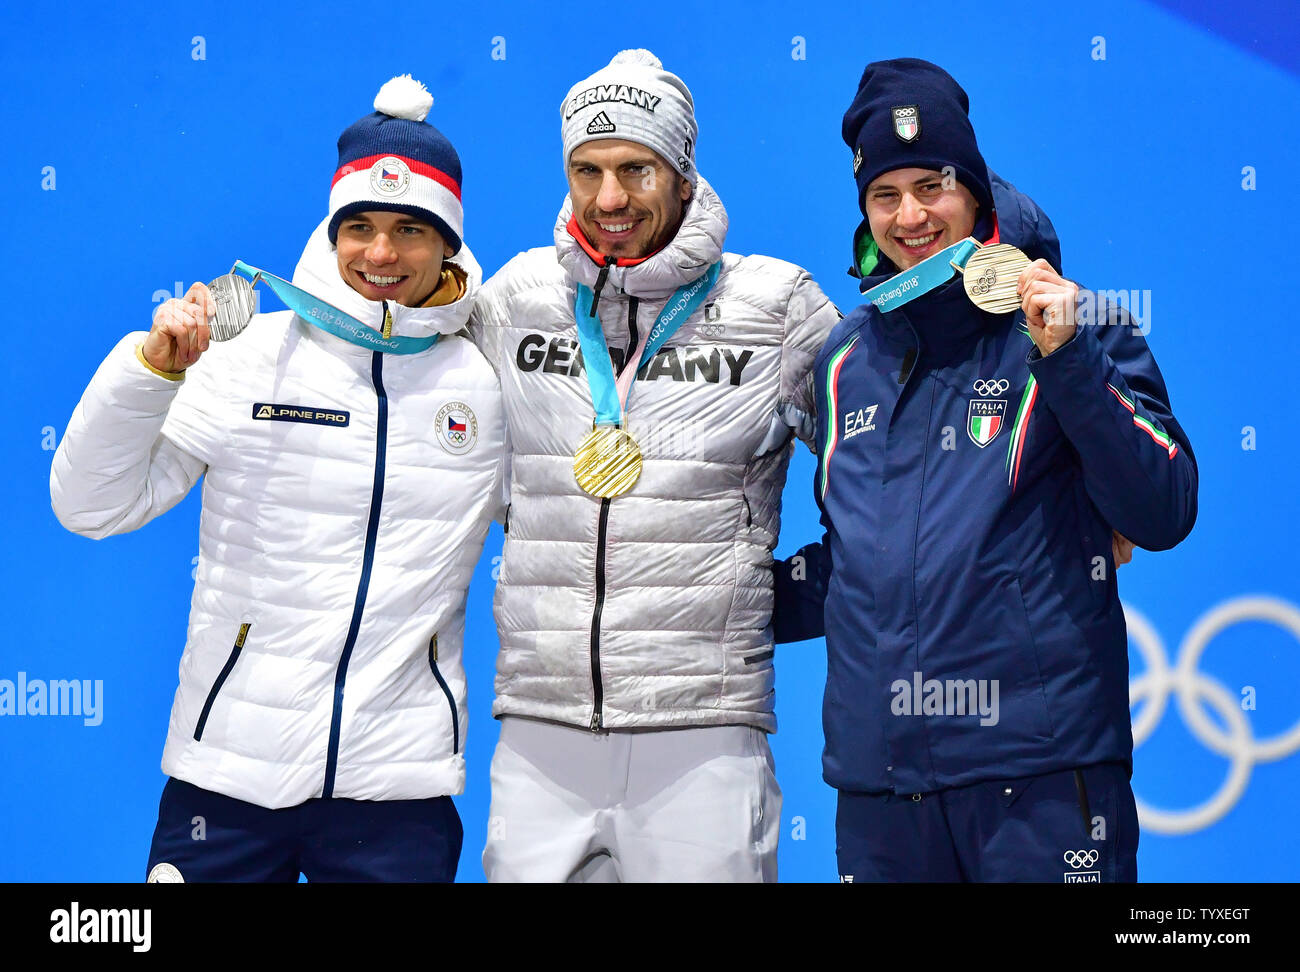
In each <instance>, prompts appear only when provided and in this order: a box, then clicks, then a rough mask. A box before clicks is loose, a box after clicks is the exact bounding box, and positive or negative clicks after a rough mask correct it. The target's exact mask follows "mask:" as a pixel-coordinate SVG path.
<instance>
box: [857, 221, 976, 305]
mask: <svg viewBox="0 0 1300 972" xmlns="http://www.w3.org/2000/svg"><path fill="white" fill-rule="evenodd" d="M979 248H980V245H979V243H977V242H975V240H974V238H972V237H969V236H968V237H966V239H964V240H962V241H961V242H960V243H954V244H953V245H952V246H950V247H948V248H947V249H944V250H940V251H939V252H938V253H936V254H934V255H933V256H928V257H926V258H925V259H924V260H922V261H921V262H920V263H918V264H917V265H916V266H914V267H912V269H910V270H904V271H903V272H902V273H896V274H894V275H893V276H892V277H890V278H889V279H888V280H886V281H885V282H884V283H882V284H880V285H879V286H877V287H872V288H871V289H870V290H868V291H867V292H866V294H865V295H864V296H865V297H866V298H867V300H869V301H871V303H873V304H875V305H876V306H877V307H878V308H880V310H881V312H882V313H888V312H889V311H891V310H895V309H897V308H899V307H902V306H903V305H904V304H906V303H907V302H908V301H909V300H915V299H916V298H917V297H920V296H921V295H922V294H928V293H929V292H930V291H932V290H934V288H935V287H939V286H941V285H943V284H945V283H947V282H948V281H949V280H950V279H951V278H952V275H953V274H954V273H956V272H957V271H958V270H960V269H962V268H963V267H964V266H966V261H967V260H969V259H970V255H971V254H972V253H974V252H975V251H976V250H978V249H979Z"/></svg>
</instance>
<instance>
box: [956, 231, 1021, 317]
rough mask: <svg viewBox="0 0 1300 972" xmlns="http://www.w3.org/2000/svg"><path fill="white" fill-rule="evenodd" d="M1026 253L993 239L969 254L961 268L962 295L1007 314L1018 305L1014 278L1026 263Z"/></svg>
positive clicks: (983, 308)
mask: <svg viewBox="0 0 1300 972" xmlns="http://www.w3.org/2000/svg"><path fill="white" fill-rule="evenodd" d="M1029 264H1030V260H1029V257H1027V256H1025V255H1024V254H1023V253H1022V252H1020V250H1018V249H1016V248H1015V247H1014V246H1012V245H1011V244H1009V243H994V244H993V245H992V246H985V247H981V248H980V249H978V250H976V251H975V252H974V253H972V254H971V257H970V259H969V260H967V261H966V266H965V267H964V268H963V269H962V283H963V284H964V285H965V287H966V296H967V297H969V298H970V299H971V300H972V301H973V302H974V304H975V305H976V306H977V307H979V308H980V309H981V310H986V311H988V312H989V313H990V314H1008V313H1010V312H1011V311H1014V310H1018V309H1019V308H1020V295H1019V294H1018V293H1016V281H1017V280H1018V279H1019V278H1020V271H1022V270H1024V269H1025V267H1027V266H1029Z"/></svg>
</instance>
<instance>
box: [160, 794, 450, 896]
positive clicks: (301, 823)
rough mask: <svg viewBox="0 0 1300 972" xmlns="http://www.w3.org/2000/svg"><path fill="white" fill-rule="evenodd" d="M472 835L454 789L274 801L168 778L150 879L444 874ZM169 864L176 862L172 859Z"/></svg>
mask: <svg viewBox="0 0 1300 972" xmlns="http://www.w3.org/2000/svg"><path fill="white" fill-rule="evenodd" d="M462 837H463V832H462V830H461V824H460V815H459V814H458V813H457V812H456V807H455V805H454V804H453V803H452V801H451V797H446V796H443V797H435V798H432V799H428V800H344V799H338V798H332V799H328V800H321V799H317V800H308V801H307V802H306V803H300V804H298V805H297V806H295V807H285V808H283V809H280V810H268V809H266V808H265V807H259V806H257V805H256V804H252V803H245V802H243V801H242V800H235V799H233V798H231V797H228V796H223V795H222V794H220V793H213V792H211V791H210V790H204V789H201V788H199V787H197V786H193V785H192V784H190V783H186V782H184V781H182V780H177V779H169V780H168V781H167V785H166V786H165V787H163V794H162V800H161V801H160V802H159V805H158V826H157V828H156V829H155V830H154V835H153V845H152V846H151V847H150V848H149V878H150V879H151V880H155V881H158V880H162V881H167V880H171V881H175V880H177V879H178V878H179V879H180V880H184V881H290V882H293V881H297V880H298V875H299V874H303V875H305V876H306V877H307V880H308V881H339V882H342V881H392V882H407V881H444V882H450V881H452V880H454V879H455V877H456V864H457V862H458V861H459V859H460V846H461V840H462ZM163 865H170V867H167V866H163Z"/></svg>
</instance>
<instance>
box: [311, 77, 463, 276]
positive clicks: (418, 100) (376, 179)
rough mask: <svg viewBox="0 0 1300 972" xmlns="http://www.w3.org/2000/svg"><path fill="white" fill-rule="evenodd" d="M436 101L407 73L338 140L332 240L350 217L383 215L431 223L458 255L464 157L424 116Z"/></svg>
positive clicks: (381, 92)
mask: <svg viewBox="0 0 1300 972" xmlns="http://www.w3.org/2000/svg"><path fill="white" fill-rule="evenodd" d="M431 107H433V96H432V95H430V94H429V93H428V92H427V91H426V90H425V88H424V85H422V84H420V82H418V81H414V80H412V79H411V77H410V75H403V76H401V77H397V78H393V80H391V81H389V82H387V83H386V84H385V85H384V86H383V87H382V88H380V89H379V94H378V95H377V96H376V97H375V112H374V113H373V114H370V115H366V116H365V117H364V118H361V119H359V120H358V121H356V122H355V123H353V124H352V125H350V126H349V127H348V128H347V129H346V130H345V131H344V132H343V134H342V135H340V136H339V164H338V169H337V170H336V171H335V173H334V182H333V184H332V186H331V187H330V223H329V239H330V242H331V243H337V242H338V233H339V224H340V223H342V222H343V220H344V219H345V218H347V217H348V216H351V215H352V214H353V213H362V212H369V211H372V210H384V211H387V212H397V213H405V214H406V215H408V216H414V217H415V218H416V219H421V220H424V221H425V222H427V223H430V224H431V225H432V226H433V227H434V228H435V229H436V230H437V231H438V233H439V235H440V236H441V237H442V238H443V240H444V242H446V243H447V244H448V245H449V246H450V247H451V249H452V254H453V255H454V254H455V253H456V252H458V251H459V250H460V247H461V238H462V237H463V236H464V225H465V215H464V211H463V210H462V208H461V201H460V178H461V172H460V156H459V155H457V154H456V149H455V148H454V147H453V146H452V144H451V142H449V141H448V140H447V137H446V136H445V135H443V134H442V132H440V131H438V129H436V128H434V127H433V126H432V125H430V124H429V123H428V122H426V121H425V120H424V119H425V117H426V116H427V115H428V113H429V109H430V108H431Z"/></svg>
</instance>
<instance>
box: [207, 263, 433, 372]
mask: <svg viewBox="0 0 1300 972" xmlns="http://www.w3.org/2000/svg"><path fill="white" fill-rule="evenodd" d="M232 272H234V273H242V274H243V275H244V276H246V277H248V279H249V281H250V282H251V283H253V284H256V283H257V281H258V280H259V279H261V280H265V281H266V285H267V286H268V287H270V288H271V290H272V291H274V292H275V295H276V296H277V297H279V298H280V299H281V300H282V301H284V303H285V306H286V307H288V308H289V309H290V310H291V311H293V312H294V313H295V314H297V315H298V316H299V317H300V318H302V319H303V320H304V321H306V322H307V323H308V324H311V325H312V326H313V327H318V328H320V329H321V330H322V331H326V332H328V333H330V334H333V335H334V336H335V337H338V338H342V339H343V340H344V341H348V342H349V343H351V344H356V345H358V346H360V347H363V348H367V349H369V350H371V351H383V352H385V353H387V354H418V353H419V352H421V351H427V350H428V349H429V348H431V347H433V346H434V345H435V344H437V343H438V338H439V337H440V335H437V334H434V335H433V336H431V337H419V338H417V337H396V336H394V337H389V338H386V337H384V336H383V335H382V334H381V333H379V332H378V331H376V330H375V329H374V328H373V327H367V326H366V325H365V324H363V323H362V322H361V321H359V320H357V319H356V318H355V317H353V316H352V315H351V314H345V313H343V311H341V310H339V309H338V308H337V307H335V306H333V305H332V304H327V303H325V301H323V300H321V299H320V298H318V297H315V296H313V295H312V294H309V293H307V291H305V290H303V289H302V288H301V287H297V286H295V285H294V284H291V283H289V281H287V280H284V279H283V278H281V277H277V276H276V275H275V274H273V273H267V272H266V271H265V270H259V269H257V267H250V266H249V265H248V264H247V263H244V262H243V261H242V260H236V261H235V269H234V271H232Z"/></svg>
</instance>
